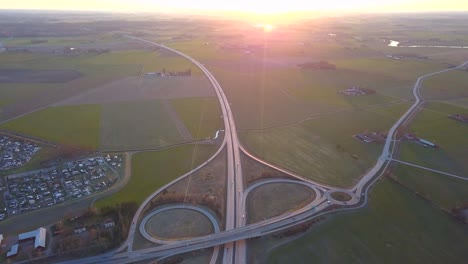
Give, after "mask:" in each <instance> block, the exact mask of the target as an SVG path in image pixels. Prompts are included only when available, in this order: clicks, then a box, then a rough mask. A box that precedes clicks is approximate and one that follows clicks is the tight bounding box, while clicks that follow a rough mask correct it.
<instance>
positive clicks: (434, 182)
mask: <svg viewBox="0 0 468 264" xmlns="http://www.w3.org/2000/svg"><path fill="white" fill-rule="evenodd" d="M392 177H394V178H395V179H396V180H397V181H398V182H399V183H401V184H403V185H404V186H405V187H407V188H409V189H410V190H412V191H414V192H417V193H419V194H420V195H422V196H423V197H425V198H426V199H428V200H430V201H431V202H432V203H434V204H435V205H436V206H438V207H440V208H443V209H445V210H447V211H450V210H452V209H453V208H455V207H457V206H463V205H464V204H466V203H467V202H468V197H467V195H466V194H467V193H468V182H467V181H466V180H465V181H464V180H460V179H456V178H451V177H448V176H446V175H441V174H437V173H433V172H430V171H426V170H422V169H419V168H413V167H409V166H405V165H396V168H395V170H394V171H393V172H392ZM441 186H443V188H441Z"/></svg>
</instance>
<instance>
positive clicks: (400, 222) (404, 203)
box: [250, 180, 468, 263]
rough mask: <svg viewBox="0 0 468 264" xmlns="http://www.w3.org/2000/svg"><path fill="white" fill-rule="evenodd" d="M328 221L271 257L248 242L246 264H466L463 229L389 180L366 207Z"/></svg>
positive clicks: (467, 235)
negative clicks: (249, 247) (248, 262)
mask: <svg viewBox="0 0 468 264" xmlns="http://www.w3.org/2000/svg"><path fill="white" fill-rule="evenodd" d="M328 218H329V219H328V220H326V221H325V222H323V223H321V224H320V225H318V226H313V227H312V229H311V230H310V231H308V232H307V233H306V234H305V235H304V236H302V237H300V238H299V239H297V240H295V241H293V242H291V243H289V244H286V245H281V246H279V247H278V248H276V249H272V251H271V254H269V250H268V249H263V250H262V249H261V245H259V244H256V245H255V243H262V241H261V240H260V241H257V242H254V243H252V244H254V247H253V250H256V251H253V252H255V253H254V255H251V256H250V260H251V261H250V263H464V262H465V261H466V259H468V252H467V250H466V245H467V244H468V230H467V229H466V228H465V227H463V226H462V225H460V224H459V223H458V222H455V220H453V219H451V218H450V217H449V216H448V215H446V214H445V213H443V212H442V211H440V210H438V209H437V208H434V207H432V206H431V205H429V204H428V203H426V202H425V201H423V200H421V199H419V198H417V197H416V196H414V195H413V194H411V193H410V192H408V191H406V190H404V189H402V188H401V187H399V186H398V185H396V184H393V183H391V182H389V181H388V180H383V181H381V182H380V183H379V184H378V185H377V186H376V187H375V189H374V190H373V192H372V193H371V199H370V204H369V206H368V207H367V208H365V209H361V210H359V211H357V212H352V213H347V214H337V215H334V216H329V217H328ZM271 239H273V238H271ZM273 240H274V241H275V242H273V243H280V242H281V241H278V240H277V239H273ZM264 254H265V255H264ZM262 255H263V256H262Z"/></svg>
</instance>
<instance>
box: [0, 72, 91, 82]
mask: <svg viewBox="0 0 468 264" xmlns="http://www.w3.org/2000/svg"><path fill="white" fill-rule="evenodd" d="M81 76H82V75H81V73H80V72H78V71H74V70H25V69H0V83H66V82H69V81H72V80H74V79H77V78H79V77H81Z"/></svg>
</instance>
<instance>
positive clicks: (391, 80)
mask: <svg viewBox="0 0 468 264" xmlns="http://www.w3.org/2000/svg"><path fill="white" fill-rule="evenodd" d="M268 59H270V60H271V61H273V62H269V61H267V62H262V61H261V60H260V59H256V60H254V59H249V60H246V62H239V61H233V62H230V61H229V62H228V61H223V60H221V59H219V60H215V61H208V63H207V65H209V68H210V70H212V72H213V73H214V75H215V77H216V78H217V79H218V81H219V82H220V84H221V86H222V87H223V89H224V90H225V92H226V94H227V96H228V98H229V99H230V102H231V103H232V108H233V111H234V114H235V118H236V121H237V123H238V127H239V128H264V127H269V126H272V125H277V124H282V123H286V122H290V121H292V120H299V119H302V118H305V117H307V116H310V115H315V114H320V113H324V112H330V111H334V110H337V109H356V108H362V107H367V106H371V105H380V104H384V103H389V102H392V101H399V100H412V99H413V96H412V93H411V88H412V86H413V84H414V82H415V81H416V79H417V77H419V76H420V75H423V74H427V73H431V72H434V71H437V70H440V69H443V68H444V66H443V65H441V64H439V63H431V62H414V61H396V60H390V59H384V58H382V59H380V58H379V59H339V60H336V61H333V60H332V61H331V62H332V63H335V64H336V65H337V67H338V68H337V70H334V71H324V70H322V71H320V70H317V71H314V70H300V69H298V68H297V67H295V64H294V63H293V62H289V64H288V63H286V64H287V65H286V66H278V65H276V64H275V63H274V62H278V63H279V62H281V61H282V60H284V61H286V62H288V60H291V59H290V58H288V57H283V58H281V57H279V58H278V57H274V58H268ZM293 61H294V60H293ZM288 65H289V66H288ZM352 86H359V87H362V88H369V89H373V90H375V91H376V94H373V95H367V96H343V95H341V94H339V93H338V91H341V90H344V89H347V88H350V87H352Z"/></svg>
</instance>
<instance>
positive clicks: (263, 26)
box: [255, 24, 275, 32]
mask: <svg viewBox="0 0 468 264" xmlns="http://www.w3.org/2000/svg"><path fill="white" fill-rule="evenodd" d="M255 27H256V28H259V29H263V31H265V32H271V31H273V29H274V28H275V27H274V26H273V25H270V24H256V25H255Z"/></svg>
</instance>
